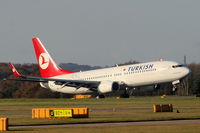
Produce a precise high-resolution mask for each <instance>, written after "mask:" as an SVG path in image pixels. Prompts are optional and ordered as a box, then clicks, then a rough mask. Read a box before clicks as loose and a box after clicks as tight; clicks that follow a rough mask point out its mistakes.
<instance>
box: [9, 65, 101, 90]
mask: <svg viewBox="0 0 200 133" xmlns="http://www.w3.org/2000/svg"><path fill="white" fill-rule="evenodd" d="M9 66H10V68H11V69H12V71H13V75H14V76H15V77H16V78H12V79H5V80H15V81H28V82H43V83H45V82H46V83H47V82H49V81H52V82H54V83H55V84H57V85H64V86H69V87H75V88H77V89H78V88H80V87H86V88H97V87H98V85H99V84H100V82H99V81H84V80H66V79H55V78H41V77H32V76H24V75H21V74H19V73H18V71H17V70H16V68H15V67H14V66H13V64H12V63H9Z"/></svg>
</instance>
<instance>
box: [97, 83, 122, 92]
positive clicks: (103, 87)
mask: <svg viewBox="0 0 200 133" xmlns="http://www.w3.org/2000/svg"><path fill="white" fill-rule="evenodd" d="M119 89H120V85H119V83H118V82H113V81H102V82H101V83H100V84H99V86H98V92H99V93H100V94H102V93H109V92H115V91H117V90H119Z"/></svg>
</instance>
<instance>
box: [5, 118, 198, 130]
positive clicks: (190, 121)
mask: <svg viewBox="0 0 200 133" xmlns="http://www.w3.org/2000/svg"><path fill="white" fill-rule="evenodd" d="M171 124H173V125H175V124H200V119H194V120H167V121H140V122H108V123H83V124H59V125H58V124H57V125H56V124H55V125H30V126H9V129H18V128H45V127H106V126H109V127H110V126H145V125H171Z"/></svg>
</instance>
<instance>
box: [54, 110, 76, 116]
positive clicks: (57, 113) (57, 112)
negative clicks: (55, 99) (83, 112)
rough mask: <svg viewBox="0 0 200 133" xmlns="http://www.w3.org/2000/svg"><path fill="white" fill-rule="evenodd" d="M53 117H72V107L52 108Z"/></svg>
mask: <svg viewBox="0 0 200 133" xmlns="http://www.w3.org/2000/svg"><path fill="white" fill-rule="evenodd" d="M50 116H51V117H72V109H51V110H50Z"/></svg>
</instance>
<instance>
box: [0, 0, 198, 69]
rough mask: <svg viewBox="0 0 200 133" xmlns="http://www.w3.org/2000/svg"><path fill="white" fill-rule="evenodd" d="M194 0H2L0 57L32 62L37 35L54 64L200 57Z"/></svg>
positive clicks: (2, 59)
mask: <svg viewBox="0 0 200 133" xmlns="http://www.w3.org/2000/svg"><path fill="white" fill-rule="evenodd" d="M199 5H200V1H198V0H151V1H149V0H137V1H136V0H135V1H133V0H17V1H13V0H2V1H0V17H1V21H0V40H1V43H0V62H9V61H11V62H13V63H36V59H35V55H34V51H33V46H32V42H31V38H32V37H39V38H40V40H41V41H42V43H43V44H44V45H45V47H46V48H47V50H48V51H49V53H50V54H51V56H52V57H53V58H54V59H55V61H56V62H57V63H61V62H62V63H63V62H64V63H68V62H73V63H79V64H87V65H100V66H105V65H113V64H117V63H123V62H126V61H129V60H137V61H141V62H147V61H154V60H158V59H159V58H163V59H164V60H173V61H177V62H180V63H182V62H183V56H184V55H186V56H187V62H188V63H192V62H197V63H199V62H200V52H199V50H200V13H199V12H200V8H199Z"/></svg>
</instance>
